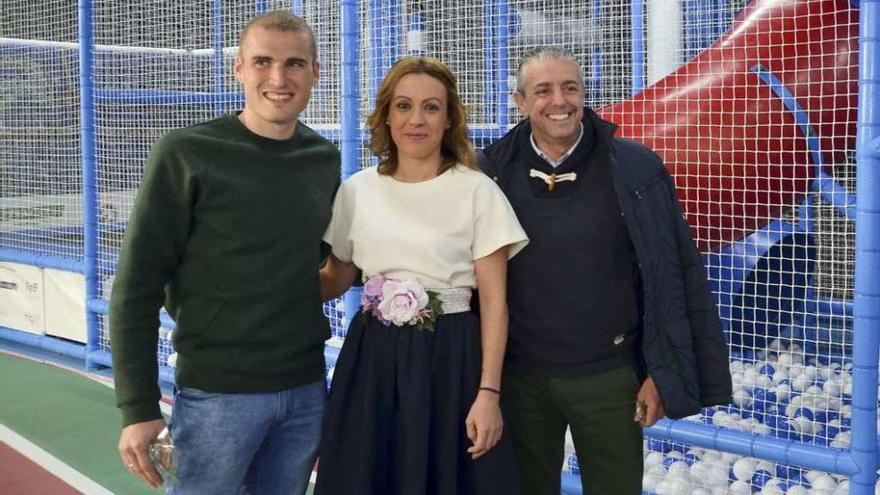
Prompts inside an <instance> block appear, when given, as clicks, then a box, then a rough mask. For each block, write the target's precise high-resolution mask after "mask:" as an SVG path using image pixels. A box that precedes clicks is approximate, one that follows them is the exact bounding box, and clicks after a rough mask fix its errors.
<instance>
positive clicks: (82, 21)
mask: <svg viewBox="0 0 880 495" xmlns="http://www.w3.org/2000/svg"><path fill="white" fill-rule="evenodd" d="M93 28H94V22H93V20H92V1H91V0H80V1H79V83H80V88H81V90H80V139H81V143H82V183H83V227H84V229H85V232H84V234H85V235H84V239H83V244H84V253H83V254H84V261H85V262H84V264H83V275H84V277H85V289H86V290H85V292H86V301H90V300H92V299H96V298H97V297H98V261H97V260H98V236H99V233H98V191H97V185H98V178H97V168H98V166H97V164H98V162H97V141H96V121H95V94H94V85H93V84H92V73H93V69H94V63H93V58H92V54H93V53H94V44H95V36H94V32H93ZM99 341H100V336H99V328H98V317H97V315H96V314H95V313H93V312H92V311H89V310H88V308H86V360H85V361H86V362H85V365H86V369H95V368H97V367H98V366H99V365H98V363H95V362H94V361H93V360H92V359H91V357H90V354H91V353H92V352H94V351H97V350H98V342H99Z"/></svg>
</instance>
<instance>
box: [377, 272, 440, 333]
mask: <svg viewBox="0 0 880 495" xmlns="http://www.w3.org/2000/svg"><path fill="white" fill-rule="evenodd" d="M364 289H366V287H364ZM427 305H428V293H427V292H425V289H424V287H422V285H421V284H420V283H418V282H415V281H412V280H402V281H395V280H387V281H386V282H385V285H384V286H383V287H382V302H380V303H379V307H378V310H379V314H380V315H381V317H382V318H383V319H385V320H387V321H389V322H391V323H394V324H395V325H397V326H399V327H401V326H403V325H406V324H407V323H409V322H410V320H412V319H413V318H415V316H416V315H418V313H419V311H421V310H422V309H424V308H425V307H426V306H427Z"/></svg>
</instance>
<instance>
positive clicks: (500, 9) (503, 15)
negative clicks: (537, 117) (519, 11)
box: [495, 0, 512, 137]
mask: <svg viewBox="0 0 880 495" xmlns="http://www.w3.org/2000/svg"><path fill="white" fill-rule="evenodd" d="M497 2H498V3H497V5H496V6H495V12H496V14H495V35H496V40H495V71H496V72H495V91H496V102H497V106H496V107H495V123H496V124H497V125H498V137H501V136H502V135H503V134H504V132H505V131H506V130H507V126H508V125H509V124H510V110H509V108H508V106H507V102H508V101H509V98H510V94H511V89H512V88H510V87H509V85H508V81H509V80H510V75H511V74H510V63H509V61H508V59H509V58H510V6H509V5H507V0H497Z"/></svg>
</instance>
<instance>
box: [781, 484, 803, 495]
mask: <svg viewBox="0 0 880 495" xmlns="http://www.w3.org/2000/svg"><path fill="white" fill-rule="evenodd" d="M785 495H809V491H808V490H807V489H806V488H805V487H804V485H791V486H790V487H788V490H786V491H785Z"/></svg>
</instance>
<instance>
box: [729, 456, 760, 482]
mask: <svg viewBox="0 0 880 495" xmlns="http://www.w3.org/2000/svg"><path fill="white" fill-rule="evenodd" d="M756 464H757V462H755V460H754V459H750V458H748V457H743V458H742V459H740V460H738V461H736V462H734V463H733V476H734V477H735V478H736V479H737V480H740V481H748V480H751V479H752V475H753V474H754V473H755V465H756Z"/></svg>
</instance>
